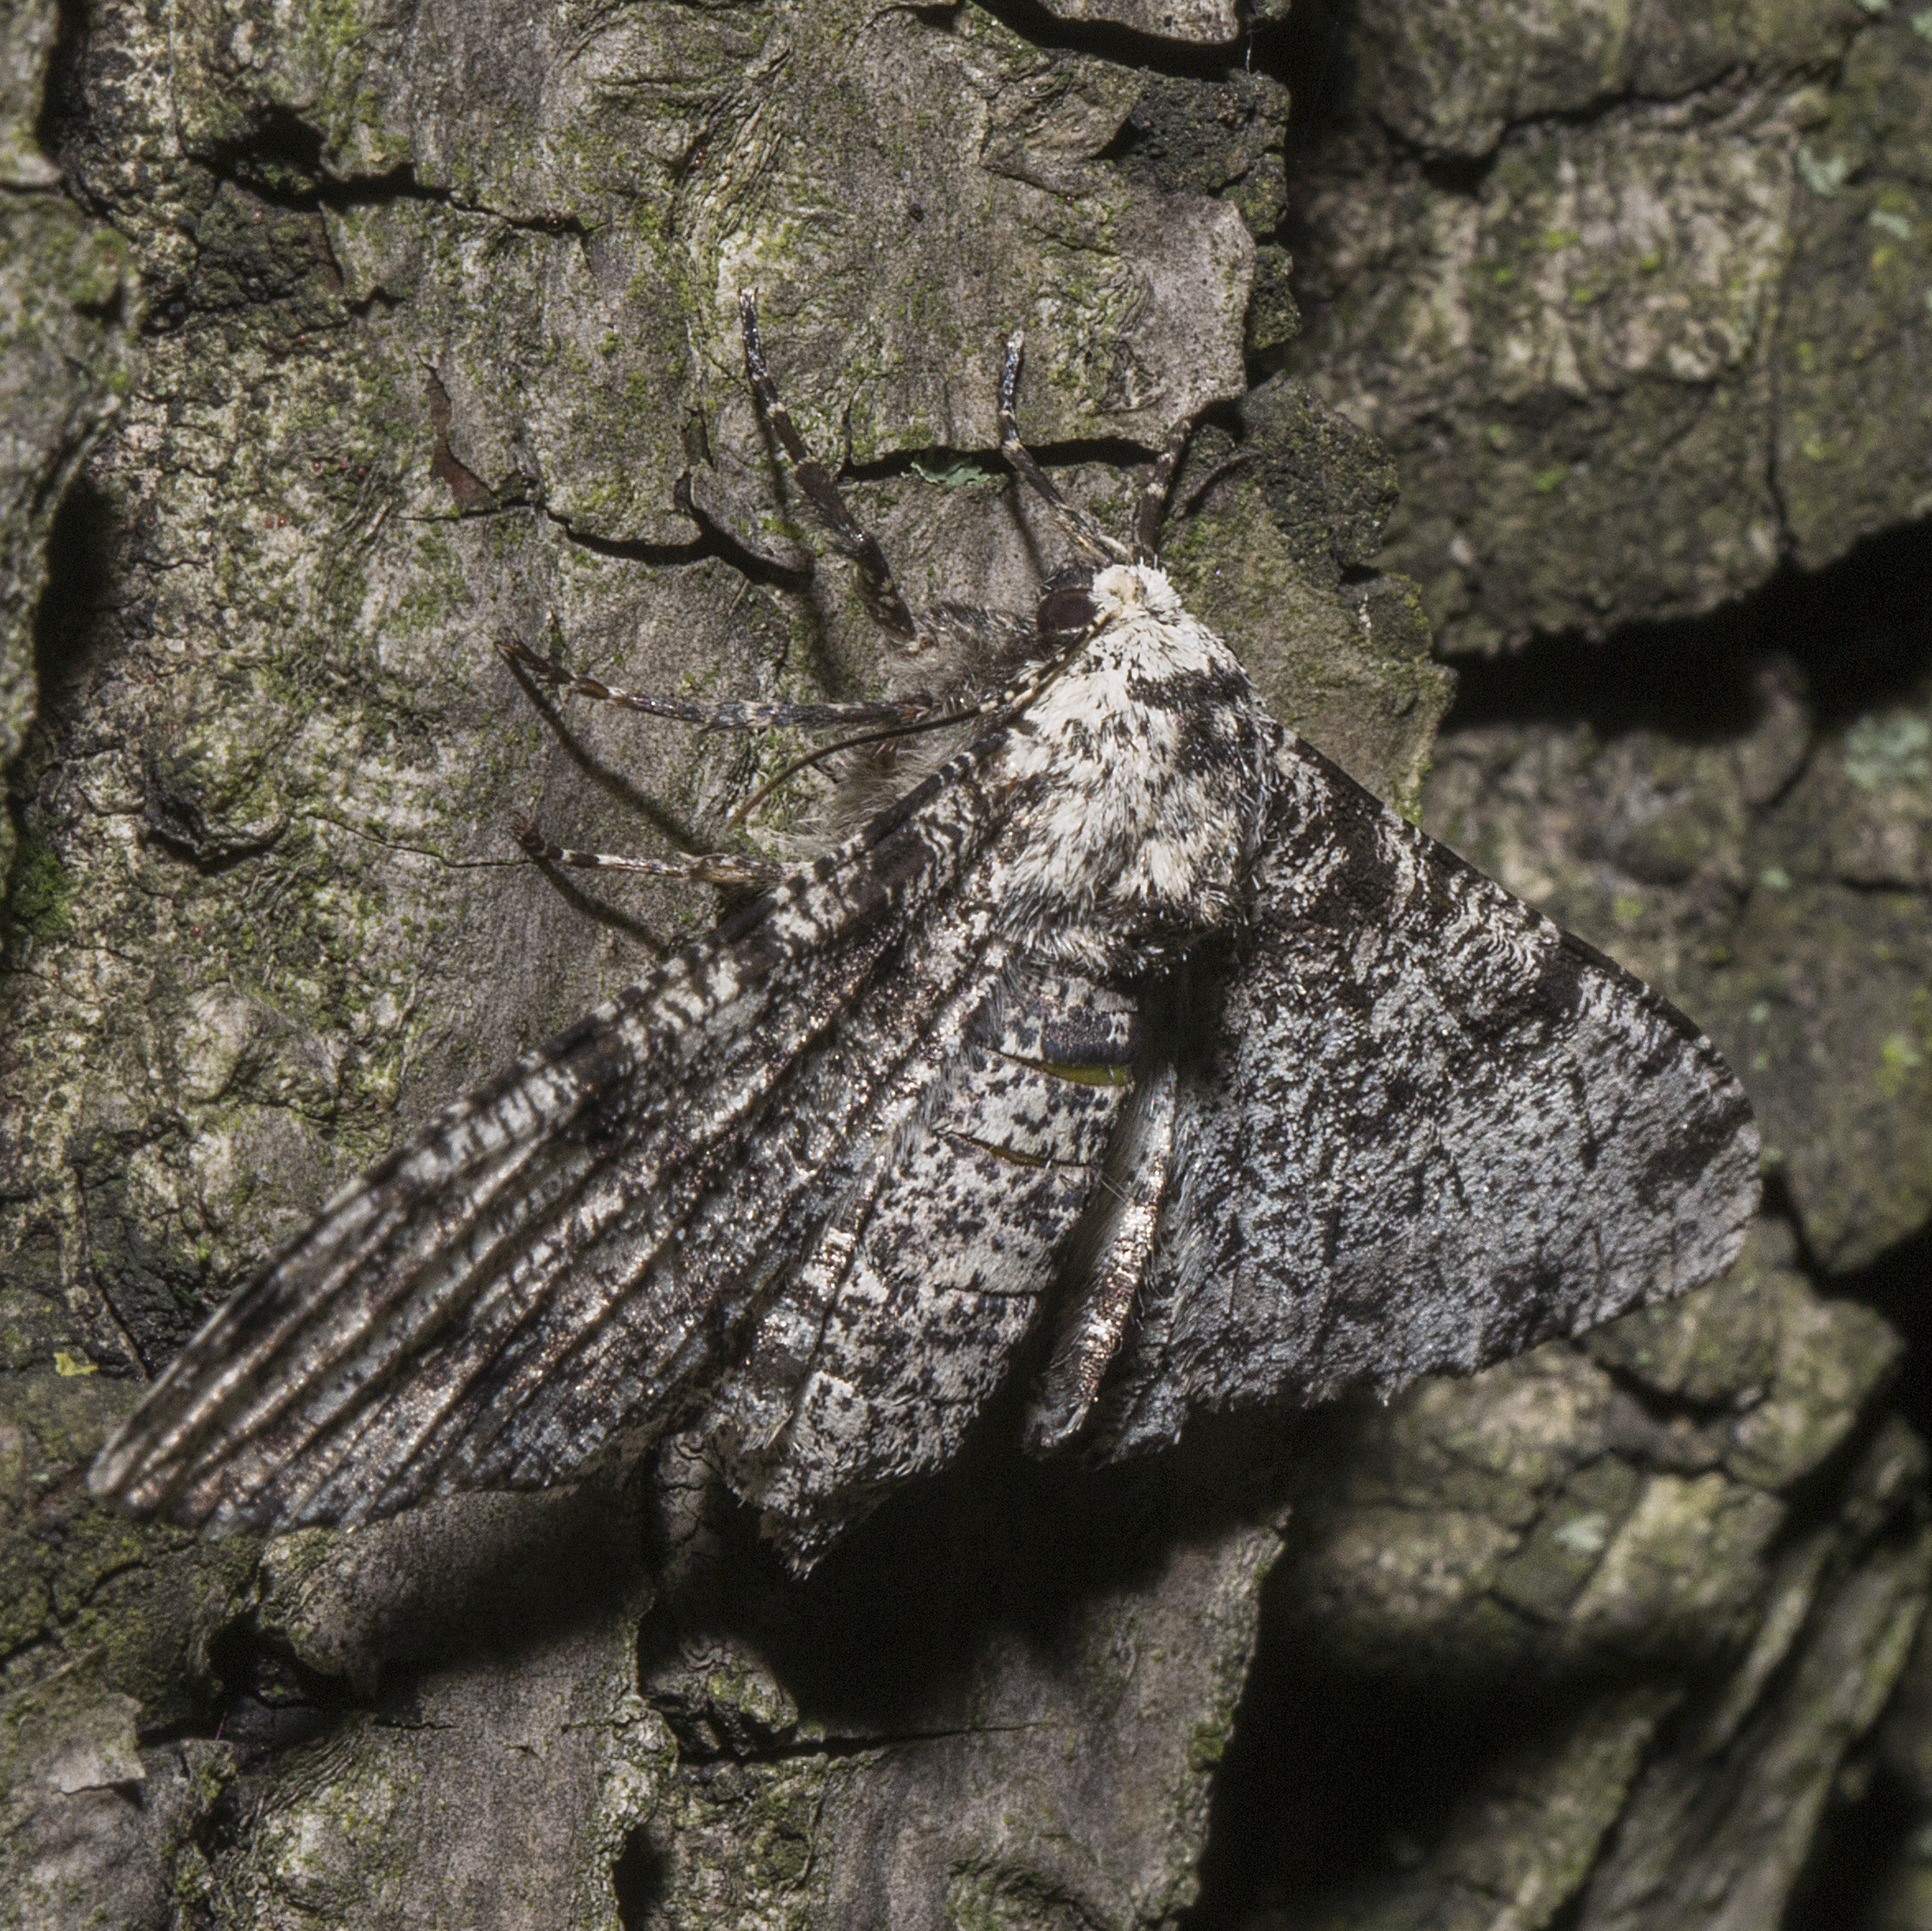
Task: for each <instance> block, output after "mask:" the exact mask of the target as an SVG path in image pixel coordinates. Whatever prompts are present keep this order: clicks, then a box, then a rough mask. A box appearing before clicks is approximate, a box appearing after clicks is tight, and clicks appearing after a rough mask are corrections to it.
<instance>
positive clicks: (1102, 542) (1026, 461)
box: [1000, 328, 1134, 564]
mask: <svg viewBox="0 0 1932 1931" xmlns="http://www.w3.org/2000/svg"><path fill="white" fill-rule="evenodd" d="M1025 346H1026V337H1025V335H1024V332H1023V331H1021V330H1019V329H1017V328H1016V329H1015V330H1014V332H1012V334H1011V335H1010V336H1009V337H1007V338H1006V360H1005V363H1004V364H1002V365H1001V370H1000V453H1001V455H1002V456H1004V457H1005V458H1006V460H1007V462H1010V463H1011V464H1012V465H1013V467H1014V468H1015V469H1016V470H1018V471H1019V473H1020V475H1021V476H1024V478H1025V479H1026V480H1027V481H1028V482H1029V483H1030V484H1031V485H1033V489H1034V490H1036V491H1037V492H1038V494H1039V497H1040V499H1041V500H1042V501H1043V503H1044V504H1046V505H1047V508H1049V509H1050V510H1052V513H1053V517H1054V520H1055V521H1056V522H1057V523H1058V524H1059V525H1060V527H1061V529H1063V530H1064V531H1066V533H1067V535H1068V536H1069V537H1070V538H1071V539H1072V541H1073V545H1074V548H1075V550H1079V552H1080V555H1082V556H1083V557H1084V558H1085V559H1086V560H1087V561H1088V562H1089V563H1093V564H1104V563H1117V564H1125V563H1131V562H1132V561H1133V560H1134V553H1133V552H1132V551H1131V550H1129V549H1128V548H1127V546H1126V545H1125V544H1124V543H1117V542H1116V541H1114V540H1113V538H1112V537H1111V536H1108V533H1107V532H1106V531H1104V530H1103V529H1102V528H1101V527H1100V526H1099V524H1098V523H1097V522H1095V521H1094V518H1092V517H1091V516H1089V514H1088V513H1087V512H1086V511H1085V510H1084V509H1082V508H1080V505H1079V504H1077V503H1069V502H1068V501H1067V499H1066V498H1065V497H1064V496H1062V495H1061V494H1060V492H1059V490H1057V489H1056V488H1055V487H1054V486H1053V482H1052V478H1051V477H1049V476H1047V472H1046V471H1044V470H1043V469H1042V468H1041V467H1040V466H1039V464H1038V462H1035V461H1034V460H1033V452H1032V451H1031V450H1029V448H1027V447H1026V445H1025V444H1024V443H1022V442H1021V441H1020V439H1019V424H1018V423H1017V421H1015V418H1014V414H1013V397H1014V393H1015V391H1016V390H1017V389H1018V388H1019V360H1020V351H1021V350H1023V349H1024V347H1025Z"/></svg>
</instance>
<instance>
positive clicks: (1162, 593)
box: [1088, 564, 1181, 624]
mask: <svg viewBox="0 0 1932 1931" xmlns="http://www.w3.org/2000/svg"><path fill="white" fill-rule="evenodd" d="M1088 595H1089V596H1090V597H1091V598H1092V600H1093V604H1094V615H1095V616H1096V617H1097V618H1098V620H1099V621H1100V622H1102V623H1103V624H1105V623H1110V622H1111V621H1112V620H1113V619H1114V618H1116V617H1131V616H1136V615H1147V616H1154V617H1177V616H1178V615H1180V614H1181V600H1180V598H1179V597H1178V596H1176V595H1175V594H1174V587H1173V584H1172V583H1168V579H1167V576H1166V573H1164V572H1163V571H1161V570H1158V569H1155V568H1154V565H1153V564H1108V566H1107V568H1106V569H1103V570H1098V571H1096V572H1095V573H1094V582H1093V587H1092V588H1091V589H1090V590H1089V592H1088Z"/></svg>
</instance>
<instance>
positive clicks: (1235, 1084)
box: [1093, 732, 1758, 1453]
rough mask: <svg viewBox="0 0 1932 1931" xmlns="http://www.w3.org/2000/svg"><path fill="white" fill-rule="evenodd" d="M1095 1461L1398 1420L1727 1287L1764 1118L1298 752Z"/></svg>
mask: <svg viewBox="0 0 1932 1931" xmlns="http://www.w3.org/2000/svg"><path fill="white" fill-rule="evenodd" d="M1206 977H1208V979H1209V980H1210V983H1208V984H1206V985H1204V986H1200V987H1199V989H1198V992H1199V996H1198V1000H1197V1001H1196V1002H1191V1003H1195V1004H1196V1014H1197V1017H1198V1019H1199V1036H1198V1037H1197V1038H1196V1041H1195V1042H1194V1044H1193V1047H1192V1048H1191V1050H1187V1051H1184V1052H1183V1054H1182V1060H1181V1065H1180V1075H1179V1079H1180V1093H1179V1098H1178V1102H1177V1120H1176V1125H1175V1129H1174V1136H1173V1154H1172V1163H1173V1172H1172V1178H1171V1181H1170V1182H1169V1184H1168V1186H1167V1189H1166V1192H1165V1196H1164V1199H1163V1205H1162V1209H1161V1214H1160V1221H1159V1231H1158V1234H1157V1236H1156V1237H1155V1241H1154V1247H1153V1251H1152V1253H1151V1256H1150V1257H1149V1262H1148V1266H1147V1270H1146V1273H1145V1276H1144V1278H1143V1279H1142V1281H1141V1283H1140V1295H1139V1298H1138V1306H1137V1319H1136V1324H1135V1325H1134V1327H1133V1329H1132V1330H1131V1333H1130V1334H1129V1335H1127V1337H1126V1339H1125V1341H1124V1344H1123V1346H1122V1352H1121V1355H1120V1357H1119V1358H1118V1359H1117V1361H1116V1362H1115V1364H1114V1367H1113V1370H1112V1375H1111V1376H1110V1377H1109V1381H1108V1387H1107V1389H1106V1390H1105V1393H1104V1395H1103V1402H1102V1408H1101V1414H1100V1418H1099V1419H1098V1423H1097V1425H1096V1427H1095V1430H1094V1438H1093V1439H1094V1446H1096V1447H1098V1449H1099V1450H1100V1451H1102V1452H1103V1453H1109V1452H1111V1453H1120V1452H1126V1451H1131V1450H1134V1449H1136V1448H1140V1447H1147V1446H1154V1445H1157V1444H1159V1443H1161V1442H1163V1441H1168V1440H1171V1439H1173V1437H1175V1436H1176V1435H1177V1434H1178V1433H1179V1432H1180V1429H1181V1427H1182V1423H1183V1422H1184V1420H1185V1418H1186V1417H1187V1414H1188V1413H1189V1412H1190V1411H1191V1410H1201V1409H1225V1408H1232V1407H1238V1406H1245V1405H1249V1404H1256V1403H1260V1402H1264V1401H1282V1400H1287V1401H1290V1402H1294V1403H1305V1402H1313V1401H1317V1400H1321V1399H1322V1398H1323V1397H1325V1396H1326V1395H1332V1394H1333V1393H1335V1392H1336V1391H1337V1390H1340V1389H1342V1388H1344V1387H1346V1386H1350V1385H1352V1384H1358V1383H1363V1384H1368V1385H1370V1386H1374V1387H1376V1388H1377V1389H1379V1390H1381V1391H1382V1392H1383V1393H1384V1394H1385V1395H1386V1394H1388V1393H1391V1392H1393V1391H1394V1390H1396V1389H1399V1388H1400V1387H1402V1386H1405V1385H1406V1384H1407V1383H1409V1382H1410V1381H1414V1379H1415V1378H1416V1377H1417V1376H1419V1375H1423V1374H1428V1373H1431V1372H1437V1371H1442V1370H1449V1371H1452V1372H1462V1373H1466V1372H1471V1371H1473V1370H1475V1369H1476V1368H1479V1367H1483V1366H1484V1365H1486V1364H1487V1363H1489V1362H1495V1361H1498V1360H1501V1359H1502V1358H1505V1357H1507V1356H1509V1355H1512V1354H1515V1353H1518V1352H1520V1351H1521V1350H1522V1349H1524V1348H1529V1347H1532V1346H1534V1345H1535V1344H1537V1343H1539V1342H1541V1341H1544V1340H1547V1339H1551V1338H1553V1337H1554V1336H1557V1335H1572V1334H1577V1333H1580V1332H1581V1331H1582V1330H1584V1329H1586V1328H1589V1327H1591V1326H1593V1325H1595V1324H1596V1323H1597V1322H1599V1321H1605V1320H1608V1319H1609V1317H1610V1316H1613V1315H1616V1314H1619V1313H1621V1312H1623V1311H1624V1310H1625V1309H1627V1308H1628V1307H1633V1306H1635V1305H1637V1304H1638V1303H1639V1302H1645V1301H1648V1300H1654V1299H1660V1298H1663V1297H1666V1296H1669V1295H1671V1294H1674V1293H1679V1292H1681V1291H1682V1290H1683V1289H1684V1288H1688V1287H1690V1286H1693V1285H1694V1284H1696V1283H1698V1282H1701V1281H1705V1280H1708V1279H1712V1278H1713V1277H1714V1276H1716V1275H1717V1274H1721V1272H1722V1271H1723V1270H1724V1269H1725V1267H1727V1266H1728V1265H1730V1261H1731V1260H1733V1258H1735V1255H1736V1253H1737V1251H1738V1248H1739V1245H1740V1244H1741V1243H1742V1241H1743V1238H1744V1228H1745V1224H1746V1223H1747V1222H1748V1221H1749V1218H1750V1217H1751V1215H1752V1214H1753V1212H1754V1211H1755V1209H1756V1207H1757V1205H1758V1135H1757V1130H1756V1128H1755V1126H1753V1123H1752V1119H1751V1112H1750V1107H1749V1102H1748V1101H1747V1100H1746V1098H1745V1097H1744V1091H1743V1089H1742V1088H1741V1087H1740V1086H1739V1084H1738V1082H1737V1080H1736V1079H1735V1077H1734V1076H1733V1075H1732V1074H1731V1073H1730V1069H1729V1068H1728V1067H1726V1066H1725V1064H1724V1062H1723V1061H1722V1060H1721V1058H1720V1057H1719V1056H1718V1055H1717V1052H1716V1049H1715V1048H1714V1047H1712V1046H1711V1042H1710V1041H1709V1040H1708V1039H1706V1038H1704V1037H1702V1036H1701V1035H1700V1034H1699V1033H1698V1032H1697V1028H1696V1027H1695V1026H1694V1025H1693V1024H1691V1022H1690V1021H1689V1020H1688V1019H1685V1018H1684V1015H1683V1014H1681V1013H1679V1012H1678V1011H1677V1010H1675V1009H1674V1007H1672V1006H1671V1005H1669V1004H1668V1003H1666V1002H1665V1000H1662V999H1660V998H1659V997H1658V996H1657V995H1656V993H1654V992H1652V991H1651V990H1650V989H1649V988H1648V987H1647V986H1644V985H1642V983H1640V982H1638V981H1637V980H1636V979H1634V978H1632V977H1631V976H1630V975H1629V974H1628V972H1624V971H1623V970H1622V969H1621V968H1619V967H1618V966H1616V965H1615V964H1614V963H1612V962H1611V961H1610V960H1609V959H1605V958H1604V957H1603V955H1602V954H1600V953H1598V952H1596V951H1595V949H1592V948H1591V947H1590V946H1588V945H1585V944H1584V943H1583V942H1582V941H1581V940H1578V939H1576V938H1574V937H1572V936H1571V935H1569V934H1568V933H1566V932H1564V931H1561V930H1559V929H1558V927H1557V926H1555V925H1553V924H1552V923H1551V921H1549V920H1548V919H1546V918H1544V917H1543V916H1542V915H1541V914H1540V913H1539V912H1535V910H1533V909H1532V908H1531V907H1529V906H1527V905H1526V904H1524V903H1522V902H1521V900H1520V899H1517V898H1514V897H1512V895H1511V894H1509V893H1507V892H1506V891H1505V890H1504V889H1502V887H1501V886H1500V885H1498V884H1495V883H1494V882H1493V881H1492V880H1489V879H1488V878H1485V877H1484V875H1482V874H1481V873H1479V872H1478V871H1476V870H1474V869H1473V868H1472V867H1470V866H1468V865H1466V864H1465V863H1464V862H1463V861H1461V859H1459V858H1457V857H1456V856H1455V854H1454V853H1452V852H1449V851H1448V850H1447V849H1446V848H1445V847H1442V846H1441V845H1439V844H1437V843H1436V842H1434V841H1433V839H1431V838H1428V837H1427V836H1426V835H1425V834H1423V833H1421V832H1419V831H1418V830H1417V829H1415V828H1414V826H1412V825H1410V824H1406V823H1405V822H1404V821H1403V820H1402V819H1400V817H1398V816H1397V815H1396V814H1395V813H1394V812H1392V811H1391V810H1388V809H1387V808H1386V807H1385V806H1384V805H1382V804H1380V803H1379V802H1378V801H1377V800H1376V799H1375V798H1374V797H1373V796H1371V795H1370V794H1369V793H1368V791H1365V790H1363V787H1361V786H1359V785H1358V784H1357V783H1356V782H1354V780H1353V779H1352V778H1349V777H1348V776H1347V774H1346V773H1344V772H1342V771H1340V770H1339V769H1337V768H1335V766H1334V765H1332V764H1330V763H1329V762H1328V761H1327V760H1326V759H1324V758H1322V757H1321V755H1320V754H1318V753H1317V752H1315V751H1314V750H1311V749H1310V748H1309V747H1307V745H1303V744H1301V743H1299V742H1298V741H1297V740H1294V739H1293V738H1292V737H1291V736H1289V735H1288V734H1287V733H1285V732H1284V733H1283V735H1282V740H1281V742H1280V745H1279V749H1278V750H1277V753H1276V755H1275V783H1274V785H1273V787H1272V797H1271V800H1270V810H1269V816H1268V821H1267V830H1266V838H1265V840H1264V844H1263V849H1262V853H1261V861H1260V863H1259V866H1258V867H1257V876H1256V897H1255V903H1254V907H1253V915H1252V923H1251V925H1250V927H1249V929H1248V931H1247V934H1246V935H1245V942H1244V943H1243V944H1242V945H1241V946H1240V947H1239V949H1238V950H1237V952H1236V953H1235V954H1234V955H1233V958H1232V959H1228V960H1226V961H1224V963H1223V964H1222V966H1221V967H1220V968H1219V971H1218V972H1210V973H1209V974H1207V975H1206Z"/></svg>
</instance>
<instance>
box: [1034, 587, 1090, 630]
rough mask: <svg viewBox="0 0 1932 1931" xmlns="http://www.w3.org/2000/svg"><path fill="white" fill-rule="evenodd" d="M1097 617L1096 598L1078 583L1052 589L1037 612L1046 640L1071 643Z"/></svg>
mask: <svg viewBox="0 0 1932 1931" xmlns="http://www.w3.org/2000/svg"><path fill="white" fill-rule="evenodd" d="M1093 621H1094V600H1093V598H1092V597H1090V596H1088V594H1087V593H1086V592H1085V591H1084V589H1082V588H1081V587H1079V586H1078V585H1076V584H1069V585H1067V586H1066V587H1064V588H1062V589H1059V590H1049V591H1048V592H1047V594H1046V595H1045V596H1043V597H1042V598H1041V599H1040V604H1039V608H1038V610H1036V611H1035V612H1034V613H1033V628H1034V629H1036V630H1038V632H1039V634H1040V642H1041V643H1070V642H1071V641H1072V640H1073V639H1074V638H1076V637H1078V636H1079V635H1080V633H1081V632H1082V631H1083V630H1084V629H1087V627H1088V626H1089V624H1092V622H1093Z"/></svg>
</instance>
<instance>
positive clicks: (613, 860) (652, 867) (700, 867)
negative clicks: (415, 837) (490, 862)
mask: <svg viewBox="0 0 1932 1931" xmlns="http://www.w3.org/2000/svg"><path fill="white" fill-rule="evenodd" d="M510 835H511V836H512V837H513V838H515V839H516V841H517V842H518V844H519V845H521V846H522V847H523V849H524V850H525V851H526V852H528V853H529V854H530V856H532V858H535V859H537V860H540V861H542V862H543V863H545V864H547V865H568V866H574V867H577V868H579V869H582V870H587V871H628V872H637V873H641V874H642V875H643V876H644V877H646V878H653V879H676V880H678V881H679V882H680V883H682V884H698V885H769V884H775V883H776V882H777V880H779V879H781V878H783V876H784V867H783V866H779V865H773V864H771V863H769V861H766V860H764V859H762V858H741V857H739V856H737V855H736V853H735V852H713V853H710V854H707V855H704V856H695V857H690V858H620V857H618V856H615V854H614V853H612V852H578V851H574V850H573V849H572V848H571V847H569V846H568V845H553V844H552V843H551V842H550V840H549V839H548V838H545V837H544V835H543V834H542V833H541V832H540V831H538V830H537V829H536V826H535V825H533V824H532V823H531V822H530V820H529V819H527V818H513V819H511V820H510Z"/></svg>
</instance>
